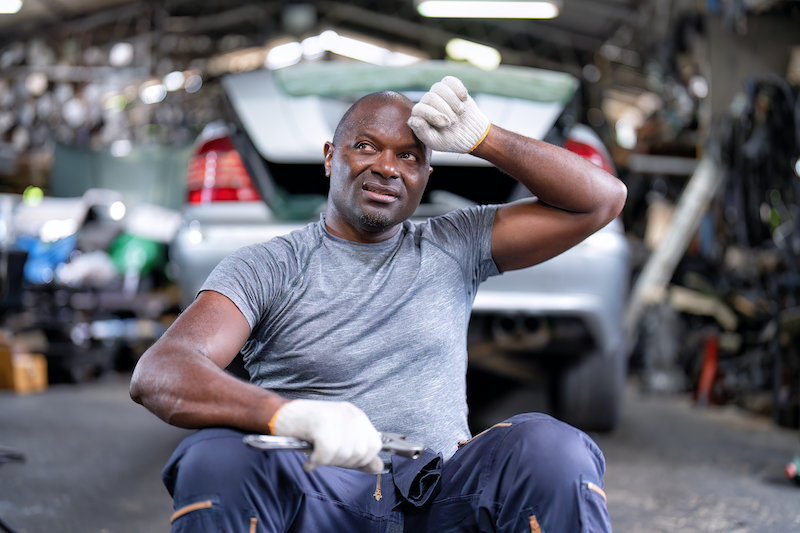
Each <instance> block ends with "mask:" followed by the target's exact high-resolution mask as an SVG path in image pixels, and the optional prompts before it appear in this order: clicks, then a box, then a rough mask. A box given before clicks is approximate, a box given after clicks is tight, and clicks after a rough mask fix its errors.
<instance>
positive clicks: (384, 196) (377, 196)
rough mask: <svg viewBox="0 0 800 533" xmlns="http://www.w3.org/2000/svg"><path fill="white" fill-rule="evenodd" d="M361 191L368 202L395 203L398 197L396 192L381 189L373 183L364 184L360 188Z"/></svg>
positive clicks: (384, 188) (389, 189)
mask: <svg viewBox="0 0 800 533" xmlns="http://www.w3.org/2000/svg"><path fill="white" fill-rule="evenodd" d="M361 190H362V191H364V195H365V196H366V197H367V198H369V199H370V200H373V201H376V202H380V203H384V204H389V203H392V202H394V201H396V200H397V199H398V196H399V194H398V192H397V191H396V190H394V189H391V188H388V187H381V186H380V185H376V184H374V183H364V184H363V185H362V186H361Z"/></svg>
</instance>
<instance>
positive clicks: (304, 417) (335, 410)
mask: <svg viewBox="0 0 800 533" xmlns="http://www.w3.org/2000/svg"><path fill="white" fill-rule="evenodd" d="M269 429H270V432H271V433H272V434H273V435H282V436H285V437H296V438H298V439H302V440H304V441H307V442H309V443H311V444H313V446H314V451H313V452H311V456H310V457H309V459H308V460H307V461H306V463H305V464H304V465H303V468H304V469H305V470H307V471H309V472H310V471H311V470H314V469H315V468H317V467H318V466H322V465H332V466H341V467H344V468H353V469H356V470H361V471H363V472H369V473H373V474H377V473H378V472H380V471H381V470H383V461H382V460H381V459H380V457H378V452H379V451H380V450H381V447H382V446H383V443H382V442H381V435H380V433H378V432H377V431H376V430H375V428H374V427H373V426H372V422H370V421H369V418H367V415H365V414H364V411H362V410H361V409H359V408H358V407H356V406H355V405H353V404H351V403H349V402H325V401H318V400H293V401H291V402H288V403H285V404H283V406H281V408H280V409H278V411H277V412H276V413H275V415H274V416H273V417H272V420H271V421H270V423H269Z"/></svg>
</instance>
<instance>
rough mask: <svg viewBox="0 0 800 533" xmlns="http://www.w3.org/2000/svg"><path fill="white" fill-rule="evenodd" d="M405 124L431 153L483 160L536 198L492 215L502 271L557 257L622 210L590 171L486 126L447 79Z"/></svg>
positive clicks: (613, 189) (614, 187)
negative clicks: (515, 181) (468, 155)
mask: <svg viewBox="0 0 800 533" xmlns="http://www.w3.org/2000/svg"><path fill="white" fill-rule="evenodd" d="M408 124H409V126H410V127H411V128H412V129H413V130H414V133H415V134H416V135H417V137H419V138H420V140H422V141H423V142H424V143H425V144H427V145H428V146H429V147H430V148H432V149H433V150H438V151H442V152H457V153H471V154H473V155H475V156H477V157H481V158H483V159H486V160H487V161H489V162H491V163H493V164H494V165H495V166H497V167H498V168H499V169H501V170H502V171H504V172H506V173H507V174H509V175H510V176H512V177H513V178H515V179H517V180H519V181H520V182H521V183H522V184H523V185H525V187H527V188H528V190H530V191H531V193H532V194H533V195H534V196H536V198H535V199H528V200H520V201H518V202H513V203H510V204H506V205H504V206H502V207H500V208H499V209H498V211H497V215H496V216H495V222H494V228H493V231H492V257H493V258H494V260H495V263H496V264H497V266H498V268H499V269H500V270H501V271H506V270H513V269H518V268H524V267H528V266H531V265H535V264H537V263H541V262H542V261H545V260H547V259H549V258H551V257H553V256H555V255H558V254H560V253H561V252H563V251H565V250H567V249H569V248H570V247H572V246H574V245H576V244H577V243H579V242H580V241H582V240H583V239H585V238H586V237H588V236H589V235H591V234H592V233H594V232H595V231H597V230H598V229H600V228H602V227H603V226H605V225H606V224H608V223H609V222H610V221H611V220H613V219H614V218H615V217H616V216H617V215H619V213H620V212H621V211H622V207H623V206H624V204H625V198H626V195H627V191H626V188H625V185H624V184H623V183H622V182H621V181H619V180H618V179H617V178H616V177H614V176H612V175H611V174H609V173H607V172H606V171H605V170H603V169H602V168H600V167H598V166H597V165H595V164H593V163H591V162H589V161H587V160H586V159H584V158H582V157H580V156H579V155H577V154H574V153H572V152H570V151H568V150H565V149H563V148H560V147H558V146H554V145H551V144H548V143H545V142H541V141H537V140H534V139H529V138H527V137H524V136H522V135H518V134H516V133H512V132H510V131H507V130H504V129H503V128H500V127H499V126H495V125H491V124H489V120H488V118H486V116H485V115H484V114H483V113H482V112H481V111H480V109H478V107H477V105H476V104H475V101H474V100H473V99H472V98H471V97H470V96H469V94H468V93H467V90H466V88H465V87H464V85H463V84H462V83H461V81H460V80H458V79H457V78H453V77H452V76H448V77H446V78H444V79H443V80H442V81H441V82H439V83H436V84H434V85H433V87H431V90H430V91H429V92H428V93H426V94H425V95H424V96H423V97H422V99H421V100H420V102H419V103H418V104H417V105H415V106H414V109H413V111H412V115H411V118H410V119H409V121H408Z"/></svg>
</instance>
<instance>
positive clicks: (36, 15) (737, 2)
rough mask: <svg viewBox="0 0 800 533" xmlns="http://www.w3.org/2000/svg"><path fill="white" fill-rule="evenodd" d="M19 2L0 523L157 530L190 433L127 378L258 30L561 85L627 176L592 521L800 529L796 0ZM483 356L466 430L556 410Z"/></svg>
mask: <svg viewBox="0 0 800 533" xmlns="http://www.w3.org/2000/svg"><path fill="white" fill-rule="evenodd" d="M14 3H15V2H14V1H13V0H11V1H9V0H5V2H4V1H2V0H0V8H6V4H14ZM20 3H21V6H20V9H19V11H18V12H17V13H13V14H12V13H8V14H0V282H2V287H0V310H2V311H1V312H0V321H1V322H2V323H1V324H0V327H1V329H0V387H2V388H0V531H9V532H12V533H15V532H16V533H23V532H34V531H43V530H51V531H63V532H71V531H75V532H87V531H93V532H106V533H118V532H123V533H124V532H142V531H160V530H166V528H167V527H168V524H169V516H170V514H171V513H172V502H171V500H170V498H169V495H168V494H167V492H166V490H165V489H164V488H163V486H162V485H161V483H160V478H159V472H160V469H161V467H162V466H163V464H164V462H165V461H166V460H167V458H168V457H169V455H170V454H171V452H172V450H173V449H174V447H175V446H176V445H177V443H178V442H179V441H180V439H181V438H182V437H183V436H185V435H186V434H187V432H186V431H185V430H182V429H178V428H174V427H170V426H167V425H166V424H164V423H163V422H161V421H160V420H158V419H157V418H156V417H154V416H153V415H151V414H150V413H148V412H146V411H145V410H144V409H143V408H142V407H141V406H139V405H136V404H135V403H133V402H132V401H131V400H130V398H129V397H128V392H127V384H128V380H129V378H130V373H131V371H132V368H133V366H134V365H135V363H136V360H137V358H138V357H139V356H140V355H141V354H142V353H143V351H144V350H145V349H146V348H147V347H148V346H149V345H150V344H151V343H152V342H153V341H154V340H155V339H156V338H158V336H159V335H161V334H162V333H163V331H164V330H165V329H166V328H167V327H168V326H169V324H170V323H171V322H172V321H173V320H174V319H175V318H176V316H177V315H178V314H179V313H180V312H181V309H182V307H183V306H184V303H185V298H186V295H182V294H181V293H180V290H179V288H178V286H177V285H176V282H175V279H176V276H178V275H179V273H178V272H176V267H175V265H174V262H173V261H171V260H170V248H171V246H172V243H173V239H174V238H175V235H176V234H177V233H178V231H179V229H180V228H181V225H182V224H184V225H185V224H186V223H187V219H185V218H184V217H183V216H182V209H183V208H184V203H185V197H186V195H187V189H186V187H187V185H186V176H187V165H188V163H189V161H190V159H191V157H192V155H193V150H194V146H195V140H196V139H197V137H198V135H200V134H201V132H202V131H203V128H204V127H205V126H206V125H208V124H209V123H213V122H215V121H224V120H226V116H225V114H224V112H223V110H224V109H225V106H226V105H228V104H227V103H226V100H225V95H224V91H223V87H222V79H223V78H225V76H227V75H230V74H236V73H242V72H250V71H256V70H259V69H267V68H269V69H276V70H277V69H279V68H282V67H284V66H286V65H291V64H292V63H291V62H292V61H294V62H298V61H300V57H299V56H298V57H297V58H295V59H289V60H286V59H285V58H284V59H281V57H280V56H279V55H278V54H277V52H275V53H271V52H273V51H275V50H288V49H290V48H291V45H293V44H297V43H301V42H304V40H306V39H310V38H316V37H319V36H322V35H323V34H325V32H334V33H327V34H326V35H329V36H330V35H336V36H337V37H342V38H345V39H350V40H352V41H353V42H358V43H359V44H358V47H359V49H360V50H362V51H363V50H364V49H367V48H368V49H370V50H375V49H380V50H382V51H383V52H382V53H384V54H385V55H387V56H390V55H391V56H392V57H406V58H411V59H409V60H414V61H416V60H426V59H434V60H440V59H447V60H449V61H453V62H458V63H459V64H463V63H465V62H466V63H469V64H471V65H474V66H476V67H478V68H482V69H485V70H487V71H490V70H492V69H493V68H496V67H497V63H502V64H503V65H509V66H521V67H534V68H537V69H544V70H550V71H558V72H564V73H568V74H570V75H572V76H573V77H574V78H575V79H576V80H578V82H579V89H578V91H577V94H576V97H575V100H576V103H575V109H577V110H578V111H577V112H576V114H575V115H574V116H573V117H572V118H571V120H574V121H577V122H578V123H581V124H585V125H587V126H589V127H590V128H592V130H593V131H594V132H595V133H596V134H597V135H598V136H599V137H600V138H601V139H602V141H603V142H604V144H605V146H606V147H607V149H608V151H609V153H610V155H611V157H612V159H613V163H614V165H615V167H616V172H617V175H618V177H619V178H620V179H621V180H622V181H623V182H624V183H625V184H626V186H627V187H628V200H627V204H626V207H625V209H624V211H623V214H622V215H621V219H622V225H623V227H624V230H625V236H626V239H627V243H628V245H629V247H630V265H629V268H630V272H629V279H630V285H629V290H628V292H627V294H625V295H624V297H625V301H626V306H625V312H624V326H625V330H624V335H625V336H626V337H625V339H626V348H627V353H626V356H627V358H626V366H627V384H626V387H625V397H624V402H623V405H622V412H621V414H620V416H619V420H618V421H615V427H614V428H613V429H611V430H610V431H602V432H598V431H594V430H591V428H590V430H591V431H590V434H591V435H592V437H593V438H595V439H596V441H597V442H598V444H599V445H600V447H601V449H602V450H603V452H604V453H605V455H606V459H607V462H608V472H607V476H606V491H607V493H608V494H609V502H608V503H609V512H610V514H611V519H612V524H613V525H614V528H615V530H616V531H618V532H639V531H656V532H657V531H673V530H675V529H677V528H680V529H681V530H684V531H698V532H699V531H736V532H756V531H769V532H784V531H785V532H789V531H798V529H800V511H798V509H799V508H800V507H798V506H797V504H796V501H797V498H798V497H800V492H798V491H800V474H797V469H798V468H800V434H798V428H800V226H798V224H800V2H798V1H796V0H706V1H701V2H698V1H689V0H669V1H658V0H559V1H558V2H555V4H557V5H558V7H559V8H560V9H559V13H558V16H556V17H555V18H552V19H548V20H530V19H501V18H497V19H495V18H492V19H489V18H432V17H426V16H423V15H421V14H420V13H419V12H418V11H417V4H419V2H414V1H411V0H374V1H369V0H354V1H351V2H347V3H345V2H303V1H291V2H266V1H260V2H256V1H252V0H226V1H222V0H193V1H187V0H166V1H162V2H155V1H129V0H73V1H70V2H67V1H65V0H21V2H20ZM12 7H13V6H12ZM9 10H10V9H9ZM454 42H456V43H458V42H468V43H473V44H478V45H483V48H481V50H483V52H484V54H485V55H484V56H481V57H468V56H469V54H462V53H461V52H459V51H458V50H457V49H456V48H455V47H454V45H453V43H454ZM298 46H299V45H298ZM281 47H283V48H281ZM392 54H394V55H392ZM486 54H488V59H487V56H486ZM355 55H358V54H355ZM363 60H364V57H361V58H360V59H359V58H358V57H353V56H348V55H346V54H345V53H344V52H343V51H342V50H341V49H340V50H338V52H337V51H336V49H334V48H333V47H329V48H327V49H324V50H321V51H320V53H319V54H318V56H317V57H315V58H314V59H313V61H323V62H324V61H327V62H359V61H363ZM280 61H288V62H287V63H285V64H281V63H280ZM304 61H311V60H309V59H306V60H304ZM271 62H272V63H271ZM454 64H455V63H454ZM320 149H321V148H320ZM98 206H105V208H106V210H105V211H103V212H102V213H101V212H100V211H101V210H100V208H99V207H98ZM115 208H116V209H117V212H116V214H115V212H114V209H115ZM120 209H122V210H121V211H120ZM76 252H79V253H77V254H76ZM78 259H81V261H78ZM182 298H184V301H183V302H182ZM499 351H502V350H498V347H497V346H496V345H495V346H492V347H489V348H487V347H485V346H480V347H477V348H476V349H475V350H474V352H470V371H469V375H468V387H469V391H470V416H471V418H470V423H471V425H472V430H473V432H475V433H477V432H479V431H481V430H482V429H484V428H486V427H488V426H490V425H491V424H493V423H495V422H496V421H498V420H502V419H504V418H505V417H506V416H509V415H510V414H513V413H515V412H521V411H531V410H543V411H549V410H550V409H552V408H553V406H552V391H551V390H550V386H551V385H552V384H551V383H550V382H549V381H548V379H547V377H546V376H545V377H544V378H543V377H542V376H543V375H544V374H546V373H545V372H543V371H542V369H545V370H546V369H547V365H546V364H544V365H540V367H531V368H532V370H531V372H530V373H527V370H525V371H521V370H520V366H519V361H518V359H515V357H514V356H510V355H509V354H508V353H497V352H499ZM232 371H234V369H232ZM792 464H794V465H795V467H794V470H792V468H791V465H792Z"/></svg>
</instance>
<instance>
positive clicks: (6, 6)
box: [0, 0, 22, 15]
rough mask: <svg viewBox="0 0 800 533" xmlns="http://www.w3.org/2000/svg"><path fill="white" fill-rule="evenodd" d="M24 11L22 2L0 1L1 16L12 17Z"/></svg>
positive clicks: (13, 0) (20, 0)
mask: <svg viewBox="0 0 800 533" xmlns="http://www.w3.org/2000/svg"><path fill="white" fill-rule="evenodd" d="M20 9H22V0H0V14H2V15H12V14H14V13H17V12H19V10H20Z"/></svg>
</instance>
